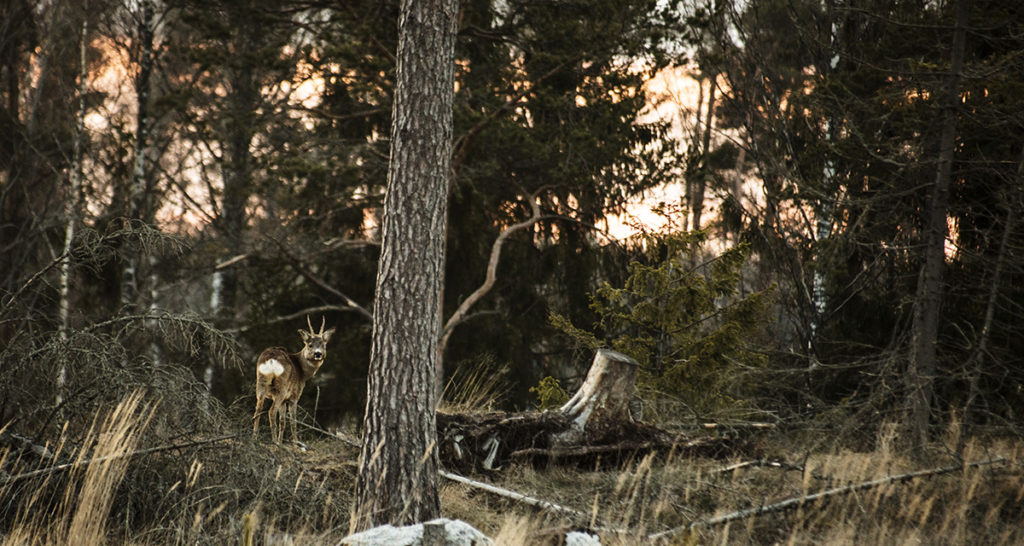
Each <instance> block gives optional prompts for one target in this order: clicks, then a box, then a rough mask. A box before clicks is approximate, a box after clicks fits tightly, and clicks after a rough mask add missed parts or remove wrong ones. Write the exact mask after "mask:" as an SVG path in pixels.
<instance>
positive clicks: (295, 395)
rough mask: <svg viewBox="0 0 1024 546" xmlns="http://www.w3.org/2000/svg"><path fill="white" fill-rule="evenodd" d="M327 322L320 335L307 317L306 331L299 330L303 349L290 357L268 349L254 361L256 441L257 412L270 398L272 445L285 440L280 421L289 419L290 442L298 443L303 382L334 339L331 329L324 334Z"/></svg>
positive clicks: (324, 356)
mask: <svg viewBox="0 0 1024 546" xmlns="http://www.w3.org/2000/svg"><path fill="white" fill-rule="evenodd" d="M325 321H326V319H323V318H322V319H321V322H320V331H319V332H315V331H314V330H313V325H312V324H310V322H309V317H308V316H307V317H306V324H307V325H309V331H306V330H299V335H300V336H302V342H303V344H304V345H303V347H302V350H301V351H299V352H297V353H289V352H287V351H285V350H284V349H282V348H281V347H271V348H269V349H266V350H265V351H263V352H262V353H260V357H259V358H258V359H256V411H255V413H253V416H252V435H253V437H254V438H255V437H256V433H257V432H258V431H259V427H260V412H261V411H263V402H264V401H265V400H266V399H267V398H270V399H271V401H272V403H271V405H270V412H269V413H268V414H267V419H268V420H269V421H270V436H271V438H273V440H274V442H275V443H278V444H279V443H281V439H282V437H283V436H284V428H283V425H284V423H283V421H284V420H285V419H288V418H289V417H290V421H291V429H292V442H298V438H297V436H296V434H295V421H296V416H295V413H296V408H297V406H298V404H299V397H300V396H302V389H303V388H304V387H305V386H306V381H309V378H311V377H313V375H314V374H316V372H317V371H318V370H319V369H320V366H321V365H322V364H323V362H324V358H326V356H327V342H328V341H329V340H330V339H331V336H332V335H334V328H331V329H330V330H327V331H326V332H325V331H324V325H325Z"/></svg>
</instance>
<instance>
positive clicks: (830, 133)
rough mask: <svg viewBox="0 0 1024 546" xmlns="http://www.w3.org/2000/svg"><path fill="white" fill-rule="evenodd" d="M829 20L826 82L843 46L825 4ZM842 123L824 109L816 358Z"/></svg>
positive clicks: (822, 68) (814, 285) (814, 293)
mask: <svg viewBox="0 0 1024 546" xmlns="http://www.w3.org/2000/svg"><path fill="white" fill-rule="evenodd" d="M828 17H829V19H830V20H831V27H830V28H831V30H830V32H829V48H828V51H827V56H828V58H825V59H821V60H820V61H819V63H818V71H819V72H820V73H821V74H822V76H823V78H824V79H825V80H826V81H827V80H829V79H832V78H834V77H836V74H837V73H838V72H839V63H840V61H841V60H842V44H841V41H840V40H841V39H840V32H841V25H840V20H839V17H840V15H839V13H838V10H837V9H836V2H835V1H832V2H829V3H828ZM840 122H841V119H839V118H838V117H837V116H835V115H834V111H833V110H832V109H831V108H828V106H826V110H825V126H824V131H822V133H823V134H822V136H823V137H824V139H825V145H826V147H827V148H828V150H827V151H826V153H825V165H824V167H822V172H821V195H820V196H818V200H817V201H818V202H817V206H816V207H815V225H814V235H813V236H814V275H813V277H812V279H811V298H812V301H811V304H812V309H811V323H810V328H809V330H810V336H809V337H808V354H809V355H812V356H813V355H815V353H816V350H815V346H816V345H817V343H816V342H817V334H818V328H819V327H820V326H821V323H822V321H823V319H824V317H825V311H826V310H827V309H828V290H826V287H825V280H826V279H825V269H826V267H827V265H828V264H827V263H826V262H827V256H826V253H825V247H826V245H825V241H826V240H827V239H828V238H829V237H830V236H831V235H832V226H833V223H834V216H835V208H836V195H837V193H838V187H839V184H838V181H837V180H836V175H837V173H836V163H835V159H834V158H835V154H834V153H833V152H832V149H831V148H832V146H833V145H834V144H835V142H836V140H837V137H836V131H837V129H838V126H839V123H840Z"/></svg>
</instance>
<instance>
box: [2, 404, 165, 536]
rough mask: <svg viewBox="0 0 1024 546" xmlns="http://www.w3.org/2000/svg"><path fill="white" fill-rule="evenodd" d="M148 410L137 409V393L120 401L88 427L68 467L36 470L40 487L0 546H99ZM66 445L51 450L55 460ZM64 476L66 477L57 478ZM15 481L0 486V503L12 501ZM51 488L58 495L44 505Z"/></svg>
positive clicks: (150, 409)
mask: <svg viewBox="0 0 1024 546" xmlns="http://www.w3.org/2000/svg"><path fill="white" fill-rule="evenodd" d="M153 411H154V407H152V406H146V405H145V404H143V403H142V395H141V393H138V392H136V393H133V394H131V395H129V396H128V397H126V398H125V399H124V400H122V401H121V403H119V404H118V405H117V406H116V407H115V408H114V409H113V411H111V412H109V413H108V414H107V415H106V416H105V417H104V418H103V419H102V421H99V422H97V421H96V420H94V421H93V425H92V426H91V427H90V429H89V432H88V433H87V434H86V436H85V441H84V442H83V443H82V445H81V446H79V447H77V448H75V449H74V452H73V453H71V454H70V455H71V456H70V458H71V462H70V463H66V464H64V465H59V466H54V467H50V468H40V469H36V470H35V472H37V473H38V472H43V473H45V476H46V477H45V480H44V481H43V483H42V484H41V485H39V486H37V487H36V488H35V493H34V494H31V495H29V496H28V497H27V500H26V501H25V502H23V503H22V504H21V505H20V506H19V507H18V509H17V512H16V516H15V519H14V522H13V525H11V528H10V530H9V531H8V532H7V533H6V534H5V535H4V536H3V544H4V545H8V544H11V545H13V544H26V545H36V544H38V545H49V544H81V545H91V544H103V543H105V542H106V535H107V532H106V531H107V522H108V519H109V515H110V511H111V508H112V506H113V503H114V500H115V495H116V493H117V490H118V487H119V485H120V484H121V481H122V479H123V478H124V475H125V471H126V469H127V468H128V464H129V461H130V456H129V455H130V454H131V453H132V452H133V451H134V450H135V449H136V446H138V443H139V440H140V438H141V436H142V433H143V431H144V430H145V428H146V426H147V425H148V423H149V421H150V419H151V418H152V417H153ZM66 448H67V446H66V444H65V443H64V442H63V441H61V442H60V443H59V444H58V445H57V446H56V448H55V450H54V451H55V453H54V457H53V459H54V460H59V459H60V457H61V455H62V453H63V452H64V450H65V449H66ZM63 473H66V474H67V476H63V475H62V474H63ZM18 476H19V475H15V476H12V477H8V478H7V479H6V480H5V481H3V483H2V485H0V498H10V497H11V496H13V493H14V491H13V489H14V488H15V487H18V481H19V479H18ZM51 482H53V483H54V484H57V482H59V485H58V488H59V489H60V490H61V493H60V501H59V502H58V503H56V505H55V507H54V505H53V504H50V503H47V502H46V501H47V495H48V494H49V493H50V492H51V490H50V487H49V486H50V485H51Z"/></svg>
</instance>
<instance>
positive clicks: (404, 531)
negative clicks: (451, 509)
mask: <svg viewBox="0 0 1024 546" xmlns="http://www.w3.org/2000/svg"><path fill="white" fill-rule="evenodd" d="M428 523H441V524H443V525H444V531H445V544H446V545H447V546H490V545H491V544H494V541H492V540H491V539H490V538H488V537H487V535H485V534H483V533H481V532H480V531H478V530H477V529H476V528H474V527H473V526H472V525H470V524H468V523H466V522H464V521H461V520H451V519H447V518H438V519H435V520H433V521H430V522H428ZM422 544H423V524H422V523H417V524H416V525H406V526H405V527H395V526H393V525H382V526H380V527H374V528H373V529H367V530H365V531H363V532H361V533H356V534H354V535H349V536H347V537H345V538H343V539H341V542H340V543H339V546H342V545H344V546H421V545H422Z"/></svg>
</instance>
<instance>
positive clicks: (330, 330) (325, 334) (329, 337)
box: [321, 328, 334, 343]
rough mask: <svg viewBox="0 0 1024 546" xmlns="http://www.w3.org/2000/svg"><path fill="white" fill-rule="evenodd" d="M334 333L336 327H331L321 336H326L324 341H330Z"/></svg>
mask: <svg viewBox="0 0 1024 546" xmlns="http://www.w3.org/2000/svg"><path fill="white" fill-rule="evenodd" d="M333 335H334V328H331V329H329V330H327V331H326V332H324V333H323V335H322V336H321V337H323V338H324V343H327V342H328V341H330V340H331V336H333Z"/></svg>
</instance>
